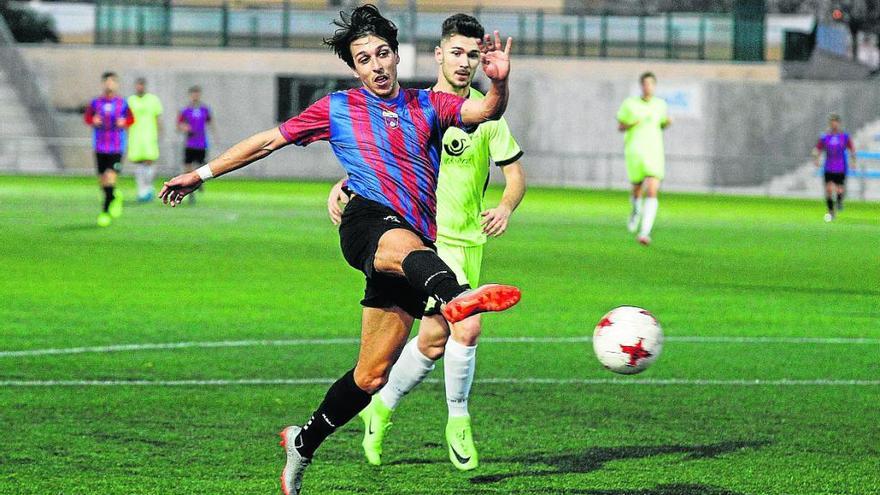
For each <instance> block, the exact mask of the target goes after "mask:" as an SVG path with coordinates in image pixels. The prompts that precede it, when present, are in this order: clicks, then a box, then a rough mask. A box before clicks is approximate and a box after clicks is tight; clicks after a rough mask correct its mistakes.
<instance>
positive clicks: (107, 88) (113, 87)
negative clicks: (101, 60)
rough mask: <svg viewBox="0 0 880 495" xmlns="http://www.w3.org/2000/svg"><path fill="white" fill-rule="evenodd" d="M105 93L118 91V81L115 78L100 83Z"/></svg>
mask: <svg viewBox="0 0 880 495" xmlns="http://www.w3.org/2000/svg"><path fill="white" fill-rule="evenodd" d="M101 86H102V87H103V89H104V92H105V93H115V92H116V91H117V90H118V89H119V81H117V80H116V78H115V77H108V78H107V79H104V81H102V82H101Z"/></svg>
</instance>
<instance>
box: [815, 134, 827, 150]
mask: <svg viewBox="0 0 880 495" xmlns="http://www.w3.org/2000/svg"><path fill="white" fill-rule="evenodd" d="M816 149H817V150H819V151H824V150H825V136H819V140H818V141H816Z"/></svg>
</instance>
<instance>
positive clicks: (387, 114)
mask: <svg viewBox="0 0 880 495" xmlns="http://www.w3.org/2000/svg"><path fill="white" fill-rule="evenodd" d="M382 119H383V120H384V121H385V125H387V126H388V127H390V128H392V129H397V128H398V127H400V119H399V118H398V117H397V114H396V113H394V112H392V111H391V110H382Z"/></svg>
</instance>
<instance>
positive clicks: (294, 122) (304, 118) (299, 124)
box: [278, 95, 330, 146]
mask: <svg viewBox="0 0 880 495" xmlns="http://www.w3.org/2000/svg"><path fill="white" fill-rule="evenodd" d="M278 130H279V131H281V135H282V136H284V139H286V140H287V142H288V143H293V144H295V145H297V146H306V145H309V144H311V143H314V142H315V141H322V140H324V141H326V140H328V139H330V96H329V95H328V96H325V97H323V98H321V99H320V100H318V101H316V102H315V103H314V104H312V105H311V106H310V107H309V108H306V109H305V110H304V111H303V112H302V113H301V114H299V115H297V116H296V117H292V118H290V119H289V120H288V121H287V122H285V123H283V124H281V125H280V126H279V127H278Z"/></svg>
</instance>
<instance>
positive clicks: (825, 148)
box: [813, 114, 856, 222]
mask: <svg viewBox="0 0 880 495" xmlns="http://www.w3.org/2000/svg"><path fill="white" fill-rule="evenodd" d="M847 151H849V155H850V158H851V159H852V167H853V168H856V147H855V145H854V144H853V141H852V138H850V136H849V134H847V133H846V132H844V131H843V129H842V128H841V126H840V116H839V115H837V114H831V115H830V116H829V117H828V132H827V133H825V134H822V135H821V136H819V141H818V142H817V143H816V147H815V148H813V159H814V160H815V161H816V168H819V166H820V162H819V159H820V157H821V156H822V153H825V174H824V177H825V204H826V206H827V207H828V212H827V213H825V221H826V222H830V221H832V220H834V219H835V218H836V217H837V212H838V211H840V210H842V209H843V195H844V193H845V192H846V174H847V172H849V165H850V164H849V161H848V160H847ZM835 193H837V198H836V199H837V201H836V202H835V197H834V194H835ZM835 203H836V204H835ZM835 206H836V208H835Z"/></svg>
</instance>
